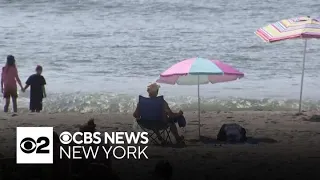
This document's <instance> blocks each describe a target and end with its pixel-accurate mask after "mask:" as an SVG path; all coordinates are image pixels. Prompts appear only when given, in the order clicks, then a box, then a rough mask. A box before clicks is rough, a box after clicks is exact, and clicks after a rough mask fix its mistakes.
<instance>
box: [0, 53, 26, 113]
mask: <svg viewBox="0 0 320 180" xmlns="http://www.w3.org/2000/svg"><path fill="white" fill-rule="evenodd" d="M17 83H18V84H19V86H20V88H21V90H23V87H22V84H21V81H20V78H19V75H18V70H17V67H16V60H15V58H14V56H12V55H9V56H7V62H6V65H5V66H4V67H3V68H2V73H1V92H2V93H3V97H4V98H5V99H6V103H5V105H4V112H8V110H9V105H10V98H11V99H12V106H13V112H15V113H16V112H17V111H18V105H17V98H18V93H17Z"/></svg>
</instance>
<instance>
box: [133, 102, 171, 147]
mask: <svg viewBox="0 0 320 180" xmlns="http://www.w3.org/2000/svg"><path fill="white" fill-rule="evenodd" d="M139 114H140V116H141V119H139V120H137V123H138V125H139V126H140V128H141V129H142V130H143V131H145V132H148V136H149V141H150V142H153V143H156V144H160V143H159V142H158V141H157V139H158V137H157V135H156V132H157V131H158V132H159V133H160V135H161V138H162V139H163V140H164V141H165V142H167V143H171V144H172V141H171V138H170V127H169V124H168V123H165V122H164V121H163V119H164V116H165V112H164V99H163V96H158V97H154V98H146V97H143V96H139Z"/></svg>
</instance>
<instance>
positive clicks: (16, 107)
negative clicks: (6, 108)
mask: <svg viewBox="0 0 320 180" xmlns="http://www.w3.org/2000/svg"><path fill="white" fill-rule="evenodd" d="M12 106H13V112H14V113H17V112H18V105H17V98H16V97H12Z"/></svg>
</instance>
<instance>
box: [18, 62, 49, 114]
mask: <svg viewBox="0 0 320 180" xmlns="http://www.w3.org/2000/svg"><path fill="white" fill-rule="evenodd" d="M41 74H42V66H40V65H38V66H37V67H36V74H33V75H31V76H30V77H29V78H28V80H27V81H26V86H25V87H24V88H23V91H25V90H26V89H28V87H29V86H31V90H30V111H31V112H40V111H41V110H42V100H43V98H46V97H47V94H46V89H45V87H44V86H45V85H46V80H45V78H44V77H43V76H42V75H41Z"/></svg>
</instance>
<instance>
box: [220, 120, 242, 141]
mask: <svg viewBox="0 0 320 180" xmlns="http://www.w3.org/2000/svg"><path fill="white" fill-rule="evenodd" d="M230 127H231V128H233V129H232V130H233V131H235V130H237V131H239V132H238V135H239V136H240V137H235V136H234V135H233V134H231V135H230V134H229V133H228V132H227V131H228V130H230ZM235 128H236V129H235ZM246 134H247V131H246V129H244V128H243V127H242V126H240V125H238V124H223V125H222V126H221V128H220V130H219V133H218V135H217V140H218V141H228V142H245V141H246V140H247V136H246Z"/></svg>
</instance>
